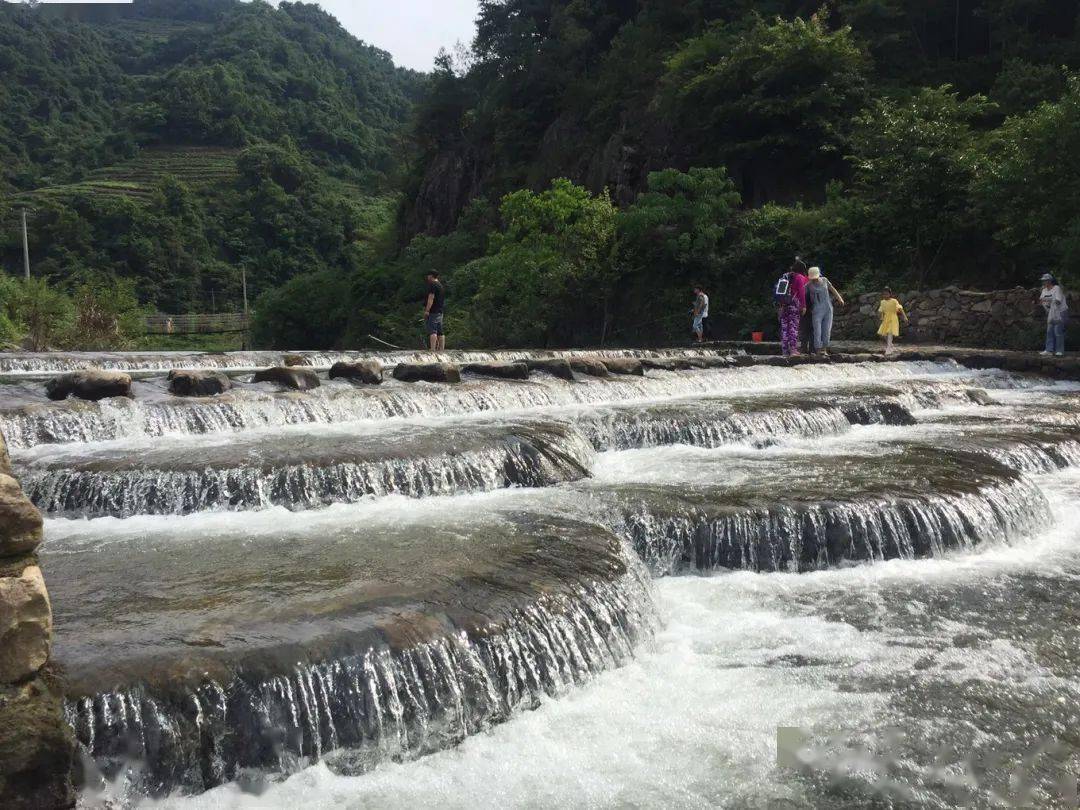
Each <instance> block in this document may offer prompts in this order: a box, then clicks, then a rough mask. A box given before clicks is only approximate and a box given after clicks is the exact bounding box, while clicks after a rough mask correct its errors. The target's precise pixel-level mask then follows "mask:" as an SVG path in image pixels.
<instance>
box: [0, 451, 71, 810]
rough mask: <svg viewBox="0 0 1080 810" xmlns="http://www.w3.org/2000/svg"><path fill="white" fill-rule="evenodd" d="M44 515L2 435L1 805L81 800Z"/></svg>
mask: <svg viewBox="0 0 1080 810" xmlns="http://www.w3.org/2000/svg"><path fill="white" fill-rule="evenodd" d="M41 528H42V523H41V515H40V514H39V513H38V511H37V509H35V508H34V506H33V504H31V503H30V501H29V500H28V499H27V497H26V495H24V494H23V491H22V488H21V487H20V486H19V483H18V481H16V480H15V479H14V478H13V477H12V475H11V465H10V462H9V459H8V454H7V447H6V446H5V444H4V440H3V437H0V807H3V808H5V810H53V808H69V807H73V806H74V804H75V795H74V792H73V790H72V787H71V781H70V776H71V766H72V760H73V756H74V748H73V742H72V737H71V732H70V730H69V729H68V726H67V723H66V722H65V721H64V716H63V698H62V694H61V690H60V688H59V685H58V683H57V681H56V679H55V677H54V675H53V674H52V672H51V671H50V669H49V666H48V662H49V648H50V644H51V642H52V608H51V606H50V605H49V594H48V593H47V592H46V590H45V581H44V579H42V576H41V569H40V568H39V567H38V564H37V557H36V555H35V554H34V550H35V549H36V548H37V546H38V544H39V543H40V542H41Z"/></svg>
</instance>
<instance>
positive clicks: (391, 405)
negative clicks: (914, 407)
mask: <svg viewBox="0 0 1080 810" xmlns="http://www.w3.org/2000/svg"><path fill="white" fill-rule="evenodd" d="M955 371H956V368H955V366H953V365H949V364H940V363H929V362H917V363H892V364H889V365H888V366H882V365H879V364H850V365H843V366H819V365H806V366H798V367H795V368H790V369H789V368H782V367H749V368H731V369H711V370H697V371H653V372H650V373H649V375H647V376H645V377H616V378H611V379H591V378H586V379H582V380H579V381H577V382H574V383H569V382H566V381H563V380H557V379H553V378H550V377H546V376H545V375H543V374H536V375H534V377H533V379H531V380H529V381H523V382H515V381H501V380H486V381H483V382H467V383H462V384H460V385H457V386H433V385H426V384H416V385H411V386H409V385H398V384H392V383H388V384H385V385H384V386H382V387H379V388H377V389H371V388H357V387H354V386H352V385H349V384H344V383H342V384H335V385H326V386H323V387H322V388H319V389H316V390H315V391H310V392H303V393H295V392H290V393H281V394H275V393H269V392H267V391H264V390H257V389H241V390H238V391H234V392H231V393H229V394H226V395H223V396H219V397H215V398H213V399H211V400H194V401H192V400H184V399H179V398H169V399H166V400H163V401H162V400H157V401H148V400H140V399H135V400H127V399H118V398H114V399H109V400H103V401H101V402H99V403H86V402H65V403H61V404H59V405H47V406H46V405H24V406H21V407H15V408H9V409H7V410H4V411H0V432H2V433H3V435H4V436H5V438H6V439H7V442H8V446H9V447H10V448H12V449H23V448H29V447H33V446H35V445H39V444H63V443H69V442H97V441H109V440H114V439H119V438H135V437H156V436H166V435H201V434H208V433H229V432H237V431H245V430H251V429H257V428H264V427H275V426H283V425H298V424H339V423H347V422H356V421H365V420H382V419H391V418H402V417H421V416H444V415H451V414H471V413H477V412H511V413H513V412H523V411H535V410H539V409H544V408H556V407H563V406H577V405H585V406H595V405H604V404H615V403H626V402H628V401H640V402H646V401H649V400H660V399H671V398H676V397H701V396H706V395H712V396H715V395H721V394H729V393H734V392H739V391H743V392H758V391H762V390H769V389H770V388H782V387H784V386H792V385H794V386H810V387H814V386H816V387H822V386H826V385H842V384H844V383H852V384H856V383H859V382H875V383H878V382H881V381H882V380H892V379H898V380H903V379H905V378H909V377H920V376H927V375H929V376H932V375H935V374H942V373H948V372H955Z"/></svg>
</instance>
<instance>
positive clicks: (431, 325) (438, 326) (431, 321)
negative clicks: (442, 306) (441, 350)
mask: <svg viewBox="0 0 1080 810" xmlns="http://www.w3.org/2000/svg"><path fill="white" fill-rule="evenodd" d="M442 318H443V314H442V313H441V312H436V313H435V314H433V315H428V316H427V317H426V318H424V326H425V328H426V329H427V333H428V334H429V335H441V334H442V333H443V331H442Z"/></svg>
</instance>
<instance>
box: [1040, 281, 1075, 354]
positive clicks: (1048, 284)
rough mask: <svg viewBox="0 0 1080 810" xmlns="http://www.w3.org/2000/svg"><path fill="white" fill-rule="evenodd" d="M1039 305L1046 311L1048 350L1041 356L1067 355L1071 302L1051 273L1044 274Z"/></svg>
mask: <svg viewBox="0 0 1080 810" xmlns="http://www.w3.org/2000/svg"><path fill="white" fill-rule="evenodd" d="M1042 283H1043V288H1042V292H1041V293H1040V294H1039V303H1040V304H1042V306H1043V309H1045V310H1046V349H1045V351H1042V352H1039V353H1040V354H1054V355H1057V356H1058V357H1061V356H1062V355H1064V354H1065V324H1066V323H1067V322H1068V320H1069V302H1068V301H1066V300H1065V291H1064V290H1062V289H1061V285H1060V284H1058V283H1057V281H1055V280H1054V277H1053V276H1052V275H1050V274H1049V273H1043V277H1042Z"/></svg>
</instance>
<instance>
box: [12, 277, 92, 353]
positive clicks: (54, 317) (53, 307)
mask: <svg viewBox="0 0 1080 810" xmlns="http://www.w3.org/2000/svg"><path fill="white" fill-rule="evenodd" d="M5 287H6V289H5V290H4V292H5V295H6V296H7V298H6V301H5V309H6V310H7V320H8V323H9V324H11V325H12V326H13V327H14V332H15V334H16V337H17V339H18V340H20V341H21V342H22V343H23V344H24V345H25V346H26V347H27V348H29V349H32V350H33V351H43V350H45V349H52V348H60V347H62V346H63V345H64V344H65V342H66V341H67V338H68V336H69V334H70V330H71V325H72V319H73V317H74V312H75V308H74V306H73V305H72V303H71V299H70V298H69V297H68V296H67V295H65V294H64V293H63V292H61V291H60V290H57V289H55V288H53V287H51V286H50V285H49V283H48V282H47V281H46V280H45V279H41V278H31V279H29V280H26V281H18V282H8V283H7V284H5Z"/></svg>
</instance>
